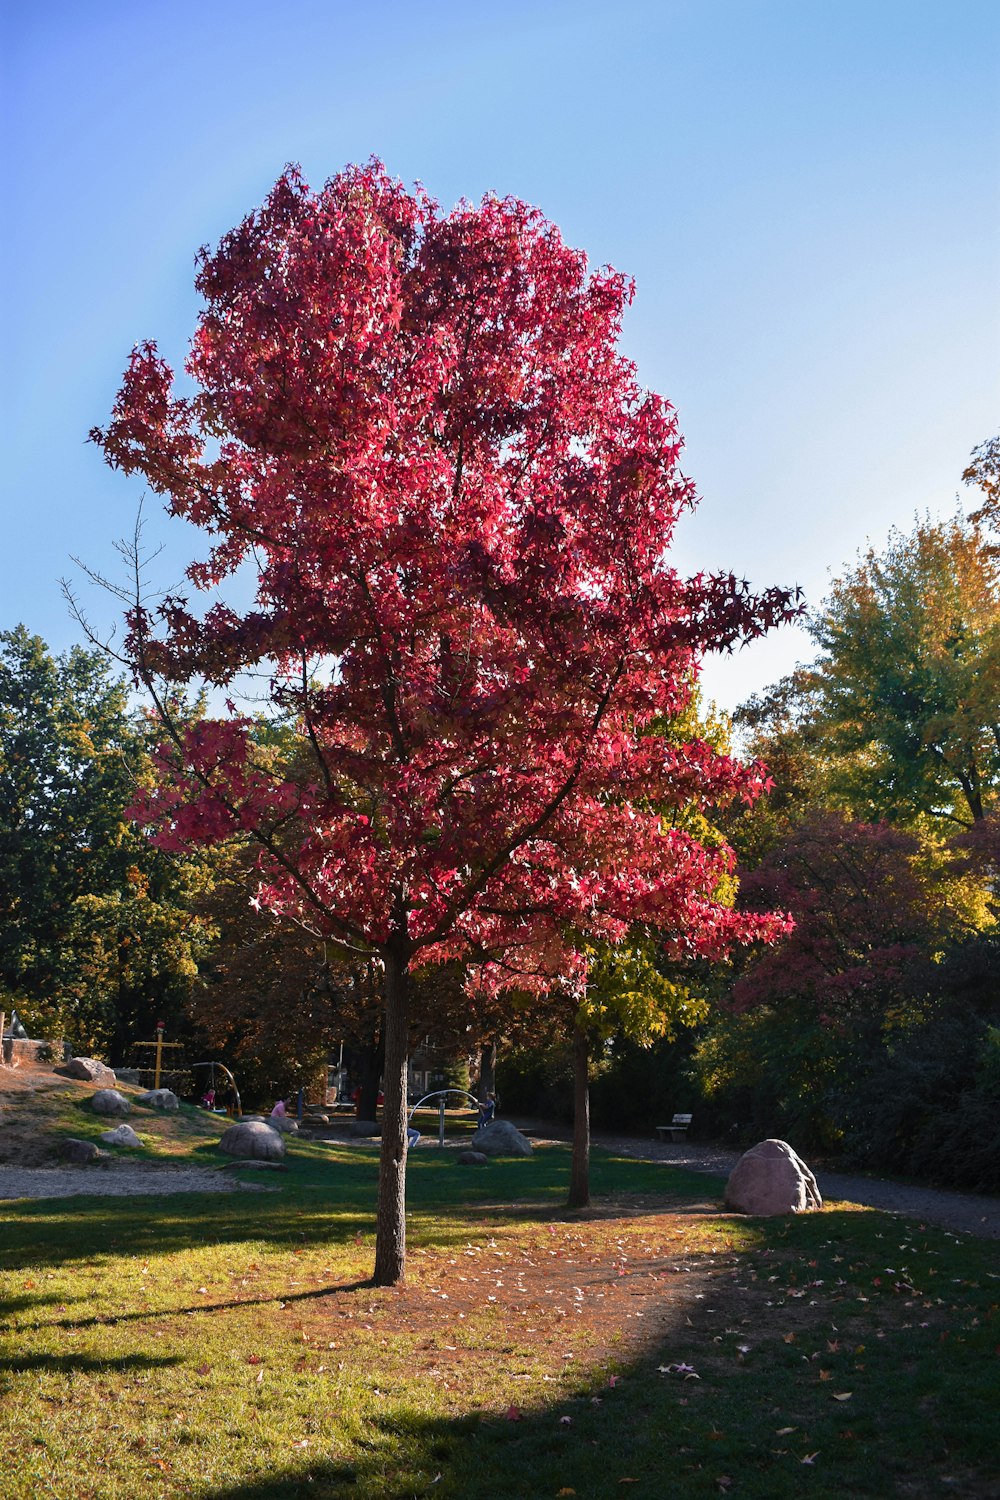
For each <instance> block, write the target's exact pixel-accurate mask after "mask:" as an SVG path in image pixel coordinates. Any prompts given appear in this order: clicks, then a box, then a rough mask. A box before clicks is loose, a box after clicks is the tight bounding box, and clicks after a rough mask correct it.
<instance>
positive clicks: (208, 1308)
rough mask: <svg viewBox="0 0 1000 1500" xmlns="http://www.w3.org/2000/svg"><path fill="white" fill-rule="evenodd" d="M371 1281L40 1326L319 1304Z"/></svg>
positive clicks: (113, 1324)
mask: <svg viewBox="0 0 1000 1500" xmlns="http://www.w3.org/2000/svg"><path fill="white" fill-rule="evenodd" d="M374 1285H375V1283H374V1282H373V1281H372V1280H371V1278H370V1277H369V1278H367V1279H366V1280H364V1281H347V1282H340V1283H338V1284H337V1285H336V1286H320V1287H314V1288H313V1289H312V1291H308V1292H286V1291H280V1292H275V1293H274V1295H273V1296H270V1297H240V1298H234V1299H233V1300H232V1301H231V1302H201V1301H199V1302H194V1303H192V1304H191V1305H190V1306H189V1307H164V1308H160V1309H156V1308H150V1307H144V1308H142V1309H141V1311H137V1312H127V1313H117V1314H115V1313H101V1314H100V1315H99V1316H98V1317H95V1318H78V1317H66V1318H57V1319H55V1320H54V1321H53V1322H51V1323H48V1324H40V1325H39V1326H40V1327H48V1328H117V1327H119V1326H120V1325H121V1324H122V1323H148V1322H149V1321H150V1320H154V1321H155V1322H158V1323H164V1322H166V1321H168V1319H170V1318H184V1317H187V1315H188V1314H189V1313H222V1312H237V1311H239V1312H245V1311H246V1309H247V1308H248V1307H282V1308H285V1307H295V1305H296V1304H297V1303H302V1302H320V1301H322V1300H323V1299H324V1298H327V1297H329V1298H336V1297H338V1296H343V1295H345V1294H346V1293H350V1292H363V1291H364V1290H365V1289H366V1288H367V1287H374Z"/></svg>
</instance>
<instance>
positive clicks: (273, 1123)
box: [265, 1115, 299, 1135]
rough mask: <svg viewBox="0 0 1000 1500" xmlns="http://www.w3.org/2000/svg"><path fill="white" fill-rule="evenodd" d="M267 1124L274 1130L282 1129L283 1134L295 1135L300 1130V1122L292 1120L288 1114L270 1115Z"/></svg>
mask: <svg viewBox="0 0 1000 1500" xmlns="http://www.w3.org/2000/svg"><path fill="white" fill-rule="evenodd" d="M265 1123H266V1124H268V1125H270V1127H271V1129H272V1130H277V1131H280V1133H281V1134H282V1135H295V1134H296V1133H297V1132H298V1128H299V1122H298V1121H297V1120H290V1119H289V1118H288V1116H287V1115H268V1117H267V1120H266V1121H265Z"/></svg>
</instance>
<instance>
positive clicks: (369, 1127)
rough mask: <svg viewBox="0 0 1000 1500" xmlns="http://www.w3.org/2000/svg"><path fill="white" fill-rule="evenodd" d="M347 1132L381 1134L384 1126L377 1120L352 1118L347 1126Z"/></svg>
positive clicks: (358, 1134)
mask: <svg viewBox="0 0 1000 1500" xmlns="http://www.w3.org/2000/svg"><path fill="white" fill-rule="evenodd" d="M347 1134H348V1135H353V1136H361V1135H381V1134H382V1127H381V1125H380V1124H379V1122H378V1121H377V1120H352V1121H351V1123H350V1124H349V1125H348V1127H347Z"/></svg>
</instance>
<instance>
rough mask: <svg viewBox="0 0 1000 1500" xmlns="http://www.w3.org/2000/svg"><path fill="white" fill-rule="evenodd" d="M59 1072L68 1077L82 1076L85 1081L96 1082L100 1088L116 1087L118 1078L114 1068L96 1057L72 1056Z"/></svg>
mask: <svg viewBox="0 0 1000 1500" xmlns="http://www.w3.org/2000/svg"><path fill="white" fill-rule="evenodd" d="M57 1072H59V1073H62V1074H63V1076H64V1077H66V1078H82V1079H83V1081H84V1083H96V1084H98V1085H99V1087H100V1088H104V1089H110V1088H114V1086H115V1084H116V1082H117V1079H116V1078H115V1072H114V1069H113V1068H109V1067H108V1065H107V1063H102V1062H99V1061H98V1060H97V1058H96V1057H71V1058H70V1060H69V1062H68V1063H64V1064H63V1066H62V1067H61V1068H58V1069H57Z"/></svg>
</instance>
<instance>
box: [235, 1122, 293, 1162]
mask: <svg viewBox="0 0 1000 1500" xmlns="http://www.w3.org/2000/svg"><path fill="white" fill-rule="evenodd" d="M219 1150H220V1151H224V1152H225V1153H226V1155H227V1156H246V1157H250V1158H252V1159H254V1160H256V1161H280V1160H281V1158H282V1157H283V1156H284V1154H285V1137H284V1136H283V1135H281V1134H280V1133H279V1132H278V1131H277V1130H272V1129H271V1127H270V1125H268V1124H266V1123H265V1121H264V1120H237V1121H236V1123H235V1125H230V1127H229V1129H228V1130H227V1131H225V1133H224V1134H223V1136H222V1139H221V1140H220V1142H219Z"/></svg>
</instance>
